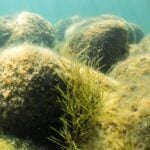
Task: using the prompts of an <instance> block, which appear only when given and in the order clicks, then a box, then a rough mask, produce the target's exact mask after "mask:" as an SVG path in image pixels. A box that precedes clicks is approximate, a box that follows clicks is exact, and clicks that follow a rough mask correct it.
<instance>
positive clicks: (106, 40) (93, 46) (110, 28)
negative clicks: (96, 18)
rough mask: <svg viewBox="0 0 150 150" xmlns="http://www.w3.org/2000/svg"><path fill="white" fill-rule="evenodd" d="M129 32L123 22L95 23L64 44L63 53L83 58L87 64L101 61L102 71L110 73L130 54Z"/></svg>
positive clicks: (107, 21)
mask: <svg viewBox="0 0 150 150" xmlns="http://www.w3.org/2000/svg"><path fill="white" fill-rule="evenodd" d="M127 41H128V31H127V28H126V26H125V25H124V24H123V23H122V22H121V21H116V20H115V21H114V20H106V21H102V22H98V23H94V24H92V25H91V26H89V27H87V28H84V29H83V30H81V31H80V32H78V33H76V34H75V35H74V36H73V37H72V38H69V39H68V41H67V42H66V43H65V44H64V47H63V50H62V51H63V53H64V54H65V55H69V56H73V57H74V56H77V57H78V56H79V57H80V56H81V57H84V58H85V59H86V61H87V62H92V61H99V60H101V61H100V63H99V67H101V68H98V69H100V70H101V71H103V72H106V71H108V70H109V69H110V68H111V67H112V65H114V63H116V62H117V61H119V60H121V59H124V58H126V56H127V54H128V46H127Z"/></svg>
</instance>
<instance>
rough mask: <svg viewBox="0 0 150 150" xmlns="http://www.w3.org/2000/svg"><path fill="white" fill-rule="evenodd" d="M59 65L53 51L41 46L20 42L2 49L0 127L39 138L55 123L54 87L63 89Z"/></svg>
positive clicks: (55, 96)
mask: <svg viewBox="0 0 150 150" xmlns="http://www.w3.org/2000/svg"><path fill="white" fill-rule="evenodd" d="M60 68H61V67H60V61H59V60H58V58H57V57H56V56H55V54H53V53H51V52H50V51H48V50H45V49H42V48H41V49H40V48H36V47H33V46H29V45H23V46H20V47H15V48H11V49H9V50H5V51H4V52H2V53H1V56H0V82H1V84H0V127H1V128H2V129H3V130H4V131H5V132H8V133H12V134H16V135H19V136H27V137H33V138H34V137H35V138H37V139H38V138H40V139H41V141H42V140H44V138H46V136H47V135H48V134H49V132H48V131H49V130H50V129H49V127H50V126H52V125H54V124H55V126H57V121H58V117H59V115H60V108H59V107H58V105H57V104H58V103H57V102H56V101H57V99H58V97H60V94H59V93H58V92H57V90H56V87H58V86H59V87H60V88H61V89H62V90H63V89H65V85H64V82H63V81H62V78H61V77H60V76H59V74H61V69H60ZM42 138H43V139H42Z"/></svg>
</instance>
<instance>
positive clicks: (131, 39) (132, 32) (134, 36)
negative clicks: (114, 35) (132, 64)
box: [100, 14, 144, 44]
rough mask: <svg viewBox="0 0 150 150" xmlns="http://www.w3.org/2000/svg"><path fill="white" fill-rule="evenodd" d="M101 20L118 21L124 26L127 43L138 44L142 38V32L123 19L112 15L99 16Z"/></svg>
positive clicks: (136, 25) (138, 27)
mask: <svg viewBox="0 0 150 150" xmlns="http://www.w3.org/2000/svg"><path fill="white" fill-rule="evenodd" d="M100 19H101V20H119V21H121V22H122V23H124V24H125V26H126V27H127V29H128V43H130V44H131V43H139V42H140V41H141V40H142V39H143V37H144V31H143V30H142V28H141V27H140V26H139V25H138V24H135V23H131V22H128V21H126V20H125V19H123V18H121V17H118V16H114V15H107V14H106V15H101V16H100Z"/></svg>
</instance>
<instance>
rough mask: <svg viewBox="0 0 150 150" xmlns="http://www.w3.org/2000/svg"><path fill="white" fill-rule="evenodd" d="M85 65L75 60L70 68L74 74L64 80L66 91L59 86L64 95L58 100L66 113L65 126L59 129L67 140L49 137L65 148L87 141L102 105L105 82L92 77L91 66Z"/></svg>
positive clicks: (78, 146) (78, 145)
mask: <svg viewBox="0 0 150 150" xmlns="http://www.w3.org/2000/svg"><path fill="white" fill-rule="evenodd" d="M82 69H83V66H82V64H77V63H74V64H73V65H72V68H71V69H70V70H69V73H70V76H71V78H70V79H69V80H67V81H65V82H67V85H68V88H67V92H66V93H64V92H63V91H62V90H61V89H60V88H58V90H59V91H60V92H61V95H62V96H63V98H62V99H59V103H60V105H61V107H62V109H63V112H64V114H63V115H62V117H61V118H60V120H61V122H62V128H61V129H60V130H59V131H58V130H56V132H58V133H59V134H60V136H61V137H62V139H63V141H64V142H62V141H60V140H58V139H56V138H55V137H51V138H50V139H51V140H52V141H54V142H56V143H57V144H59V145H60V146H61V149H64V150H78V149H80V148H81V147H82V144H83V143H86V141H87V140H88V138H89V137H90V136H91V132H90V130H91V129H92V127H93V126H94V123H95V120H96V116H98V115H99V114H100V111H101V107H102V99H103V94H104V92H103V86H102V84H97V83H96V82H95V81H93V78H92V77H93V74H92V72H91V70H90V69H89V68H86V70H84V71H83V70H82ZM54 130H55V129H54Z"/></svg>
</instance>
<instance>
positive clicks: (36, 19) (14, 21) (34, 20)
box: [8, 12, 55, 47]
mask: <svg viewBox="0 0 150 150" xmlns="http://www.w3.org/2000/svg"><path fill="white" fill-rule="evenodd" d="M8 22H9V24H10V26H11V30H12V35H11V37H10V38H9V41H8V44H10V45H16V44H21V43H24V42H28V43H32V44H35V45H39V46H43V47H52V45H53V42H54V39H55V36H54V29H53V27H52V25H51V24H50V23H49V22H48V21H46V20H45V19H43V18H42V17H41V16H39V15H36V14H34V13H30V12H22V13H20V14H18V15H16V16H12V17H11V16H10V19H8Z"/></svg>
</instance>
